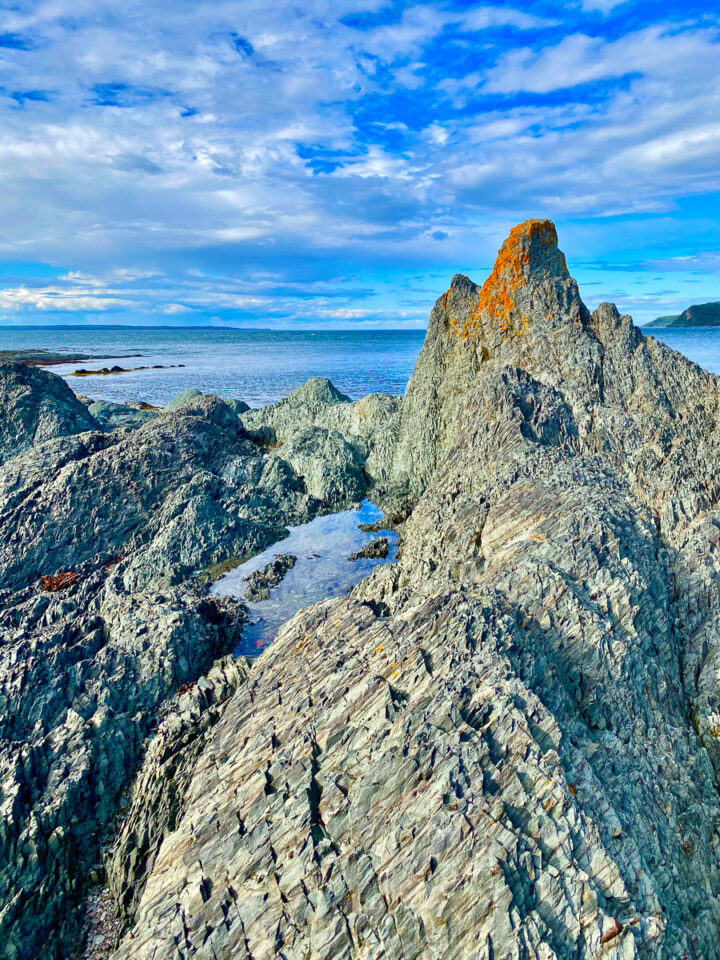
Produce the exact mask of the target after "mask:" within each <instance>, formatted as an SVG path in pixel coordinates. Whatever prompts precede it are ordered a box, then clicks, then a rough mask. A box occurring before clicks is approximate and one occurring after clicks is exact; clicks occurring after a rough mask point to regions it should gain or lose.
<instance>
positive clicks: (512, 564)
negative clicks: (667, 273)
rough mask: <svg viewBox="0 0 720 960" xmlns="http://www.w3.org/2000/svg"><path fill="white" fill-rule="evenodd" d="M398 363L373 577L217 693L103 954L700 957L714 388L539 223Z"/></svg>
mask: <svg viewBox="0 0 720 960" xmlns="http://www.w3.org/2000/svg"><path fill="white" fill-rule="evenodd" d="M416 374H417V375H416V376H415V377H414V378H413V381H414V382H413V381H411V384H410V385H409V387H408V394H407V397H406V404H407V406H406V407H405V406H404V408H403V412H402V425H401V430H400V440H399V444H398V448H397V454H396V456H395V459H394V461H393V463H392V465H391V473H392V477H393V478H394V483H395V486H394V487H393V488H392V490H391V492H392V494H393V497H394V499H393V500H391V501H389V503H391V504H392V509H393V510H397V513H398V516H401V515H402V517H403V519H405V517H406V516H407V508H406V506H403V505H407V504H412V503H415V508H414V510H412V513H411V514H410V515H409V517H407V519H406V520H405V523H404V526H403V544H402V551H401V556H400V560H399V562H398V563H397V564H396V565H394V566H386V567H383V568H380V569H378V570H376V571H375V572H374V573H373V574H372V576H370V577H369V578H368V579H367V580H365V581H363V582H362V583H361V584H359V585H358V586H357V587H355V589H354V590H353V591H352V592H351V593H350V594H349V595H348V596H346V597H343V598H341V599H337V600H332V601H327V602H325V603H320V604H317V605H316V606H314V607H311V608H309V609H308V610H305V611H302V612H301V613H299V614H298V615H297V616H296V617H295V618H294V619H293V620H292V621H290V622H289V623H288V624H287V625H285V627H284V628H283V629H282V630H281V631H280V634H279V635H278V637H277V639H276V640H275V642H274V643H273V644H272V646H271V647H270V648H269V649H268V650H267V651H266V652H265V653H264V654H263V655H262V656H261V657H260V658H259V659H258V660H257V661H256V662H255V663H254V665H253V668H252V670H251V671H250V673H249V675H248V677H247V679H246V680H245V682H244V683H242V684H241V685H239V686H238V687H237V688H236V690H235V692H234V694H233V695H232V696H231V697H230V698H229V699H228V700H227V701H226V702H225V704H224V705H223V706H222V709H221V714H220V716H219V718H218V720H217V722H216V723H215V724H214V725H213V727H212V731H211V733H210V735H209V738H208V740H207V742H206V743H205V745H204V747H203V749H202V751H201V752H200V754H199V755H198V756H196V757H195V758H194V760H193V769H192V772H191V774H190V775H189V778H188V779H187V782H186V787H185V791H184V797H183V801H182V809H183V815H182V819H181V820H180V822H179V823H178V824H177V826H176V827H175V829H173V830H171V831H169V832H168V833H167V834H166V835H165V836H164V839H163V841H162V843H161V845H160V848H159V850H158V852H157V855H156V857H155V860H154V865H153V869H152V871H151V872H150V874H149V875H148V876H147V877H146V878H145V883H144V889H143V890H142V891H141V892H140V896H139V900H137V901H136V902H135V906H134V913H133V923H132V925H131V926H130V927H129V928H128V930H127V931H126V933H125V935H124V937H123V939H122V941H121V943H120V944H119V947H118V950H117V951H116V953H115V955H114V956H115V957H116V960H145V958H153V960H163V958H170V957H173V958H175V957H182V958H190V957H197V958H208V960H209V958H214V960H215V958H218V960H220V958H230V957H232V958H235V957H260V956H262V957H267V956H274V957H287V958H301V957H308V956H311V957H322V958H336V957H365V958H367V957H377V958H380V957H383V958H384V957H404V958H408V957H409V958H419V957H423V958H448V960H449V958H458V960H460V958H467V957H478V958H484V960H490V958H498V957H508V958H517V960H520V958H538V960H540V958H542V960H549V958H566V957H583V958H584V957H587V958H589V957H600V956H602V957H607V958H616V960H621V958H622V960H629V958H641V957H657V958H675V957H684V956H686V957H698V958H699V957H703V958H714V957H718V956H719V955H720V948H719V947H718V942H719V941H718V930H719V929H720V906H719V904H720V899H719V897H720V836H719V834H718V824H719V823H720V795H719V792H718V758H719V756H720V753H719V751H718V747H717V744H718V737H720V723H719V722H718V716H720V709H719V703H718V657H719V656H720V654H719V653H718V650H719V649H720V629H719V622H720V621H719V618H718V612H717V611H718V606H717V603H718V599H719V598H720V579H719V577H718V573H719V572H720V552H719V550H718V546H719V545H720V532H719V531H720V511H718V507H717V504H718V489H717V482H716V479H715V471H714V469H713V467H712V465H713V464H714V463H715V462H716V459H717V456H718V454H719V453H720V432H719V431H718V425H717V413H718V398H719V396H720V382H719V381H718V380H717V378H715V377H713V376H711V375H709V374H707V373H705V372H704V371H702V370H700V369H699V368H698V367H696V366H695V365H694V364H692V363H690V362H689V361H687V360H686V359H685V358H683V357H681V356H679V355H678V354H676V353H674V352H673V351H671V350H669V349H668V348H666V347H664V346H662V345H661V344H658V343H656V342H655V341H653V340H652V339H651V338H645V337H643V336H642V334H641V333H640V332H639V331H637V330H636V329H635V328H634V327H633V326H632V322H631V321H630V319H629V318H627V317H621V316H620V315H619V313H618V312H617V311H616V310H615V308H614V307H612V306H610V305H604V306H603V307H601V308H600V309H599V310H597V311H596V312H595V313H594V314H592V315H591V314H590V313H589V311H587V310H586V308H585V307H584V305H583V304H582V302H581V301H580V298H579V294H578V292H577V287H576V286H575V284H574V281H572V279H571V278H570V276H569V274H568V272H567V268H566V265H565V261H564V258H563V257H562V255H561V254H560V253H559V251H558V249H557V241H556V237H555V231H554V228H553V226H552V224H549V223H548V222H547V221H530V222H529V223H527V224H523V225H521V226H520V227H518V228H516V229H515V230H514V231H513V232H512V234H511V236H510V238H509V239H508V241H507V243H506V245H505V246H504V247H503V250H502V251H501V253H500V256H499V258H498V262H497V264H496V266H495V269H494V270H493V273H492V275H491V277H490V278H489V279H488V281H487V282H486V284H485V285H484V286H483V287H482V288H479V287H476V286H475V285H474V284H472V283H471V282H470V281H469V280H467V279H466V278H462V277H459V278H455V279H454V281H453V284H452V286H451V288H450V290H449V291H448V293H447V294H446V295H445V296H444V297H442V298H441V299H440V300H439V301H438V304H436V307H435V309H434V311H433V315H432V319H431V324H430V327H429V329H428V337H427V342H426V346H425V348H424V351H423V355H422V357H421V360H420V361H419V364H418V370H417V371H416ZM337 405H338V406H340V403H338V404H337Z"/></svg>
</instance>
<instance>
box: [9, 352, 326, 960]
mask: <svg viewBox="0 0 720 960" xmlns="http://www.w3.org/2000/svg"><path fill="white" fill-rule="evenodd" d="M4 376H5V380H4V383H5V384H6V388H7V389H6V399H7V406H6V410H5V411H4V413H5V414H6V418H5V420H4V422H3V424H4V425H3V430H4V431H5V433H4V434H3V436H4V437H5V440H4V453H5V455H6V456H10V454H11V453H14V454H15V455H14V456H12V458H10V459H7V460H6V462H5V463H4V464H2V465H1V466H0V524H1V525H2V530H3V537H2V540H1V541H0V772H1V774H2V781H1V782H2V786H1V787H0V809H1V810H2V828H1V830H0V944H1V945H2V949H1V950H0V953H1V954H2V956H3V958H5V957H7V958H8V960H21V958H22V960H24V958H26V957H33V958H37V960H46V958H48V960H50V958H52V960H55V958H58V960H59V958H65V957H68V956H71V955H72V952H73V951H74V950H75V948H76V947H77V946H78V937H79V931H80V928H81V922H80V920H81V918H80V916H79V909H78V908H79V904H80V902H81V899H82V896H83V893H84V888H85V880H86V877H87V876H88V874H89V873H90V872H91V868H93V867H94V865H95V864H96V861H97V856H98V850H99V847H100V843H101V840H102V839H103V838H104V836H105V833H106V831H107V830H108V829H110V827H111V824H112V822H113V818H114V816H115V813H116V811H117V808H118V803H119V800H120V797H121V796H122V792H123V790H124V789H125V788H126V787H127V785H128V783H129V781H130V779H131V777H132V775H133V773H134V771H135V770H136V767H137V763H138V761H139V759H140V757H141V755H142V751H143V748H144V744H145V742H146V740H147V738H148V737H149V736H150V735H151V734H152V733H153V731H154V730H155V728H156V723H157V712H158V709H159V707H160V704H161V703H162V702H163V701H165V700H166V699H167V698H168V697H170V696H172V695H173V694H174V693H175V692H176V691H177V690H178V688H181V687H185V686H187V685H188V684H191V683H193V682H194V681H196V680H197V678H198V677H200V676H201V675H202V674H203V673H204V672H205V671H206V670H207V669H208V668H209V667H210V665H211V664H212V662H213V661H214V660H215V659H216V658H218V657H222V656H224V655H226V654H228V653H229V652H230V651H232V650H233V649H234V648H235V647H236V645H237V643H238V642H239V640H240V634H241V629H242V622H243V618H244V608H242V607H241V606H240V605H239V604H237V603H233V602H231V601H218V600H215V599H210V598H208V596H207V584H206V583H205V582H204V580H203V578H201V577H198V576H196V574H197V573H198V571H201V570H202V569H203V568H206V567H209V566H212V565H214V564H217V563H219V562H222V561H227V560H229V559H230V558H242V557H245V556H248V555H249V554H252V553H255V552H257V551H259V550H263V549H265V548H267V547H268V546H270V545H271V544H272V543H274V542H275V541H277V540H279V539H281V538H282V537H283V536H284V535H285V534H286V525H287V524H298V523H302V522H305V521H307V520H309V519H310V518H311V517H313V516H315V515H316V514H317V513H318V512H319V511H323V510H325V511H328V510H334V509H337V507H338V506H339V505H340V504H339V503H338V502H336V501H335V500H333V499H332V497H333V496H334V494H333V490H332V489H331V488H330V487H328V488H327V492H328V497H329V499H327V500H324V501H323V500H320V499H317V498H315V497H313V496H311V495H310V494H309V493H308V492H307V489H306V486H305V483H304V481H303V479H302V477H300V476H298V474H297V473H295V472H294V470H293V469H292V467H291V466H290V464H289V463H288V462H287V461H286V460H283V459H282V458H281V457H280V456H278V455H277V454H274V453H272V454H270V455H267V454H266V453H265V452H264V451H263V450H262V449H261V448H260V447H259V446H258V445H257V444H256V443H255V442H253V441H251V440H250V439H249V438H248V436H247V434H246V432H245V431H244V429H243V427H242V424H241V422H240V420H239V419H238V415H237V413H236V412H235V410H234V409H232V408H231V407H230V406H228V405H227V404H225V403H223V402H222V401H221V400H219V399H218V398H216V397H204V396H193V397H191V398H186V401H185V402H184V403H183V404H181V405H180V407H179V409H177V410H176V411H175V412H173V413H171V414H170V415H162V416H155V417H153V418H152V419H151V420H149V422H147V423H145V424H143V425H142V426H139V427H137V428H136V429H133V430H131V431H126V430H122V429H121V430H117V429H112V430H110V431H101V430H100V429H99V423H98V422H97V421H96V420H95V419H93V418H92V416H91V414H90V413H89V412H88V410H87V408H86V407H85V405H84V404H82V403H80V401H78V400H76V399H75V397H74V396H73V395H72V394H71V393H70V392H69V390H68V388H67V387H66V385H65V384H64V382H63V381H62V380H60V379H59V378H57V377H55V376H54V375H52V374H49V373H46V372H44V371H41V370H33V369H30V368H27V367H22V368H20V369H18V368H15V367H13V368H11V369H10V370H9V371H8V370H6V371H5V374H4ZM32 411H34V414H33V416H34V420H33V418H32V416H31V415H30V414H31V412H32ZM89 427H91V428H92V430H91V431H90V430H88V428H89ZM63 431H65V432H66V433H69V434H70V435H68V436H64V435H62V434H63ZM73 431H82V432H75V433H73ZM53 434H60V435H59V436H53ZM226 672H227V671H226ZM203 683H205V681H203ZM198 686H199V687H200V686H201V685H200V684H198ZM203 689H204V687H203ZM223 689H225V691H226V693H227V692H229V689H230V688H229V687H228V686H227V684H226V685H225V687H223ZM224 695H225V694H223V696H224ZM215 707H217V704H215V706H214V707H213V710H215ZM218 709H219V708H218ZM214 719H215V713H213V712H211V713H208V714H207V715H206V719H205V720H203V724H205V723H208V724H210V723H212V722H214ZM206 729H207V728H206V727H205V726H203V725H202V724H201V726H200V727H197V729H196V730H195V732H194V733H192V735H191V734H190V733H189V732H187V731H186V734H187V735H186V734H183V737H185V739H183V741H182V742H183V744H184V745H185V746H187V747H188V749H189V745H190V742H191V741H192V743H194V744H196V745H197V744H199V743H200V739H199V738H200V736H201V734H202V736H204V735H205V732H206ZM156 739H157V738H156ZM153 742H155V741H153ZM155 749H159V748H155ZM177 749H178V750H179V749H180V748H179V747H178V748H177ZM168 751H169V752H168ZM173 751H175V748H174V747H171V746H170V745H166V746H165V747H163V749H162V750H161V751H160V753H159V754H157V753H155V752H154V751H153V750H151V751H150V752H149V754H148V756H150V757H153V758H155V760H156V761H157V762H158V763H165V760H166V761H167V763H168V764H170V765H169V766H166V767H164V768H163V769H164V770H165V774H167V773H168V771H169V770H170V769H171V767H172V769H176V768H177V770H178V771H179V770H180V769H181V767H182V764H181V763H180V761H179V759H178V763H177V765H175V761H174V760H172V762H171V755H173V756H174V753H173ZM163 757H164V758H165V760H163V759H162V758H163ZM183 769H184V768H183ZM178 776H179V777H180V774H178ZM161 781H162V783H163V784H165V785H167V783H168V777H167V776H165V775H164V776H162V777H161ZM182 782H183V781H182V778H181V777H180V779H178V781H177V791H178V795H179V793H181V792H182V790H181V787H182ZM143 783H144V784H146V787H144V788H143V789H147V791H148V796H149V797H152V798H155V797H156V795H157V793H158V792H159V791H160V786H161V783H160V781H152V780H144V781H143ZM153 791H155V792H153ZM178 802H179V801H178ZM151 806H152V810H150V809H148V816H149V815H150V812H152V818H153V819H152V822H150V820H148V821H147V822H146V823H145V824H144V826H143V828H142V830H140V829H139V827H138V825H137V824H134V826H133V830H134V831H135V833H134V834H133V836H137V837H138V838H139V839H138V843H140V844H141V846H142V850H143V851H144V854H143V856H144V857H145V863H146V865H145V866H144V867H143V866H142V865H141V863H140V860H139V859H138V857H139V856H140V855H139V854H138V855H137V856H135V857H130V856H129V853H128V855H127V856H125V855H124V854H123V855H122V856H120V854H118V856H120V861H121V862H123V863H125V864H126V868H127V870H128V871H130V872H131V873H132V877H129V878H128V879H127V880H126V881H124V883H123V884H122V885H120V886H118V887H117V890H118V892H119V894H121V895H122V899H123V903H124V904H125V905H126V907H127V908H128V909H129V908H130V904H131V903H134V902H135V900H136V899H137V896H136V894H135V892H134V891H135V889H136V887H137V885H138V884H139V883H140V882H141V880H142V877H143V876H144V874H143V870H147V871H149V870H150V868H151V865H152V856H153V853H152V851H153V850H154V849H155V846H156V845H157V844H158V843H159V842H160V840H161V839H162V836H163V834H164V832H165V831H166V830H168V829H170V828H171V827H172V826H173V825H174V824H175V819H174V817H175V814H174V813H172V811H174V810H176V804H175V803H174V801H173V802H170V801H168V802H167V803H165V804H164V805H163V803H160V804H159V807H160V808H161V809H157V810H156V809H155V806H154V799H153V805H151ZM128 844H129V845H131V841H130V840H128ZM140 859H142V858H140Z"/></svg>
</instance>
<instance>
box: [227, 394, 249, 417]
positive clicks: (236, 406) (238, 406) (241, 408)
mask: <svg viewBox="0 0 720 960" xmlns="http://www.w3.org/2000/svg"><path fill="white" fill-rule="evenodd" d="M224 402H225V403H226V404H227V405H228V406H229V407H230V409H231V410H232V412H233V413H234V414H235V415H236V416H238V417H239V416H240V414H242V413H247V412H248V410H249V409H250V406H249V404H247V403H245V401H244V400H233V399H229V400H228V399H227V398H225V401H224Z"/></svg>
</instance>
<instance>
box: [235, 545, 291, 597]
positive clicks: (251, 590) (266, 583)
mask: <svg viewBox="0 0 720 960" xmlns="http://www.w3.org/2000/svg"><path fill="white" fill-rule="evenodd" d="M296 562H297V557H296V556H294V555H293V554H292V553H282V554H280V556H279V557H275V559H274V560H271V561H270V563H268V564H266V565H265V566H264V567H262V568H261V569H260V570H256V571H255V572H254V573H252V574H250V576H249V577H248V578H247V580H248V585H247V588H246V590H245V599H246V600H252V601H256V602H257V601H258V600H269V599H270V587H276V586H277V585H278V584H279V583H281V582H282V580H283V579H284V577H285V574H286V573H287V572H288V570H292V568H293V567H294V566H295V564H296Z"/></svg>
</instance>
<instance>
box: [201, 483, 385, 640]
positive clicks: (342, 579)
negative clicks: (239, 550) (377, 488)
mask: <svg viewBox="0 0 720 960" xmlns="http://www.w3.org/2000/svg"><path fill="white" fill-rule="evenodd" d="M381 519H382V511H381V510H380V509H379V508H378V507H376V506H375V504H374V503H371V502H370V501H369V500H364V501H363V503H362V505H361V506H360V508H359V509H357V510H343V511H342V512H340V513H333V514H330V515H329V516H325V517H316V518H315V519H314V520H312V521H311V522H310V523H305V524H303V525H302V526H299V527H290V535H289V536H288V537H286V538H285V539H284V540H282V541H280V542H279V543H276V544H273V546H272V547H270V548H269V549H267V550H264V551H263V552H262V553H259V554H258V555H257V556H255V557H253V558H252V559H251V560H248V561H247V562H246V563H242V564H240V566H238V567H236V568H235V569H234V570H231V571H230V572H229V573H227V574H226V575H225V576H224V577H222V578H221V579H220V580H218V582H217V583H216V584H215V585H214V586H213V588H212V592H213V593H214V594H216V595H217V596H235V597H244V595H245V590H246V588H247V580H248V578H249V577H250V576H251V575H252V574H253V573H255V572H256V571H257V570H261V569H262V568H263V567H265V566H266V565H267V564H268V563H270V562H271V561H272V560H273V559H274V558H275V557H277V556H279V555H280V554H294V555H295V556H297V563H296V564H295V566H294V567H293V568H292V569H290V570H288V571H287V573H286V574H285V577H284V579H283V580H282V581H281V582H280V583H279V584H278V585H277V586H275V587H272V588H271V589H270V598H269V599H268V600H258V601H256V602H248V603H247V607H248V610H249V611H250V616H249V620H248V625H247V626H246V627H245V629H244V631H243V638H242V642H241V643H240V645H239V646H238V647H237V648H236V650H235V653H236V654H237V655H240V654H242V655H244V656H257V655H258V653H260V651H261V650H262V648H263V647H266V646H267V645H268V644H269V643H271V642H272V640H274V639H275V636H276V635H277V632H278V630H279V628H280V627H281V626H282V624H283V623H285V622H286V621H287V620H289V619H290V618H291V617H292V616H294V615H295V614H296V613H297V611H298V610H301V609H303V607H307V606H310V604H313V603H317V602H318V601H320V600H326V599H327V598H328V597H336V596H339V595H341V594H343V593H345V592H347V590H349V589H350V588H351V587H353V586H354V585H355V584H356V583H359V581H360V580H362V579H363V577H366V576H367V575H368V574H369V573H370V572H371V570H372V569H373V568H374V567H376V566H378V565H379V564H382V563H389V562H391V561H393V560H394V559H395V556H396V553H397V539H398V537H397V534H396V533H395V532H394V531H393V530H382V533H383V536H385V537H387V539H388V541H389V551H388V554H387V556H386V557H384V558H380V557H360V558H359V559H357V560H355V561H353V562H352V563H349V562H348V557H349V556H350V555H351V554H353V553H357V552H358V551H360V550H362V549H363V547H365V546H367V545H368V544H369V543H370V542H371V541H372V540H374V539H376V534H374V533H370V532H368V531H367V530H361V529H360V528H359V526H358V524H364V525H371V524H376V523H377V521H379V520H381ZM378 532H380V531H378Z"/></svg>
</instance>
